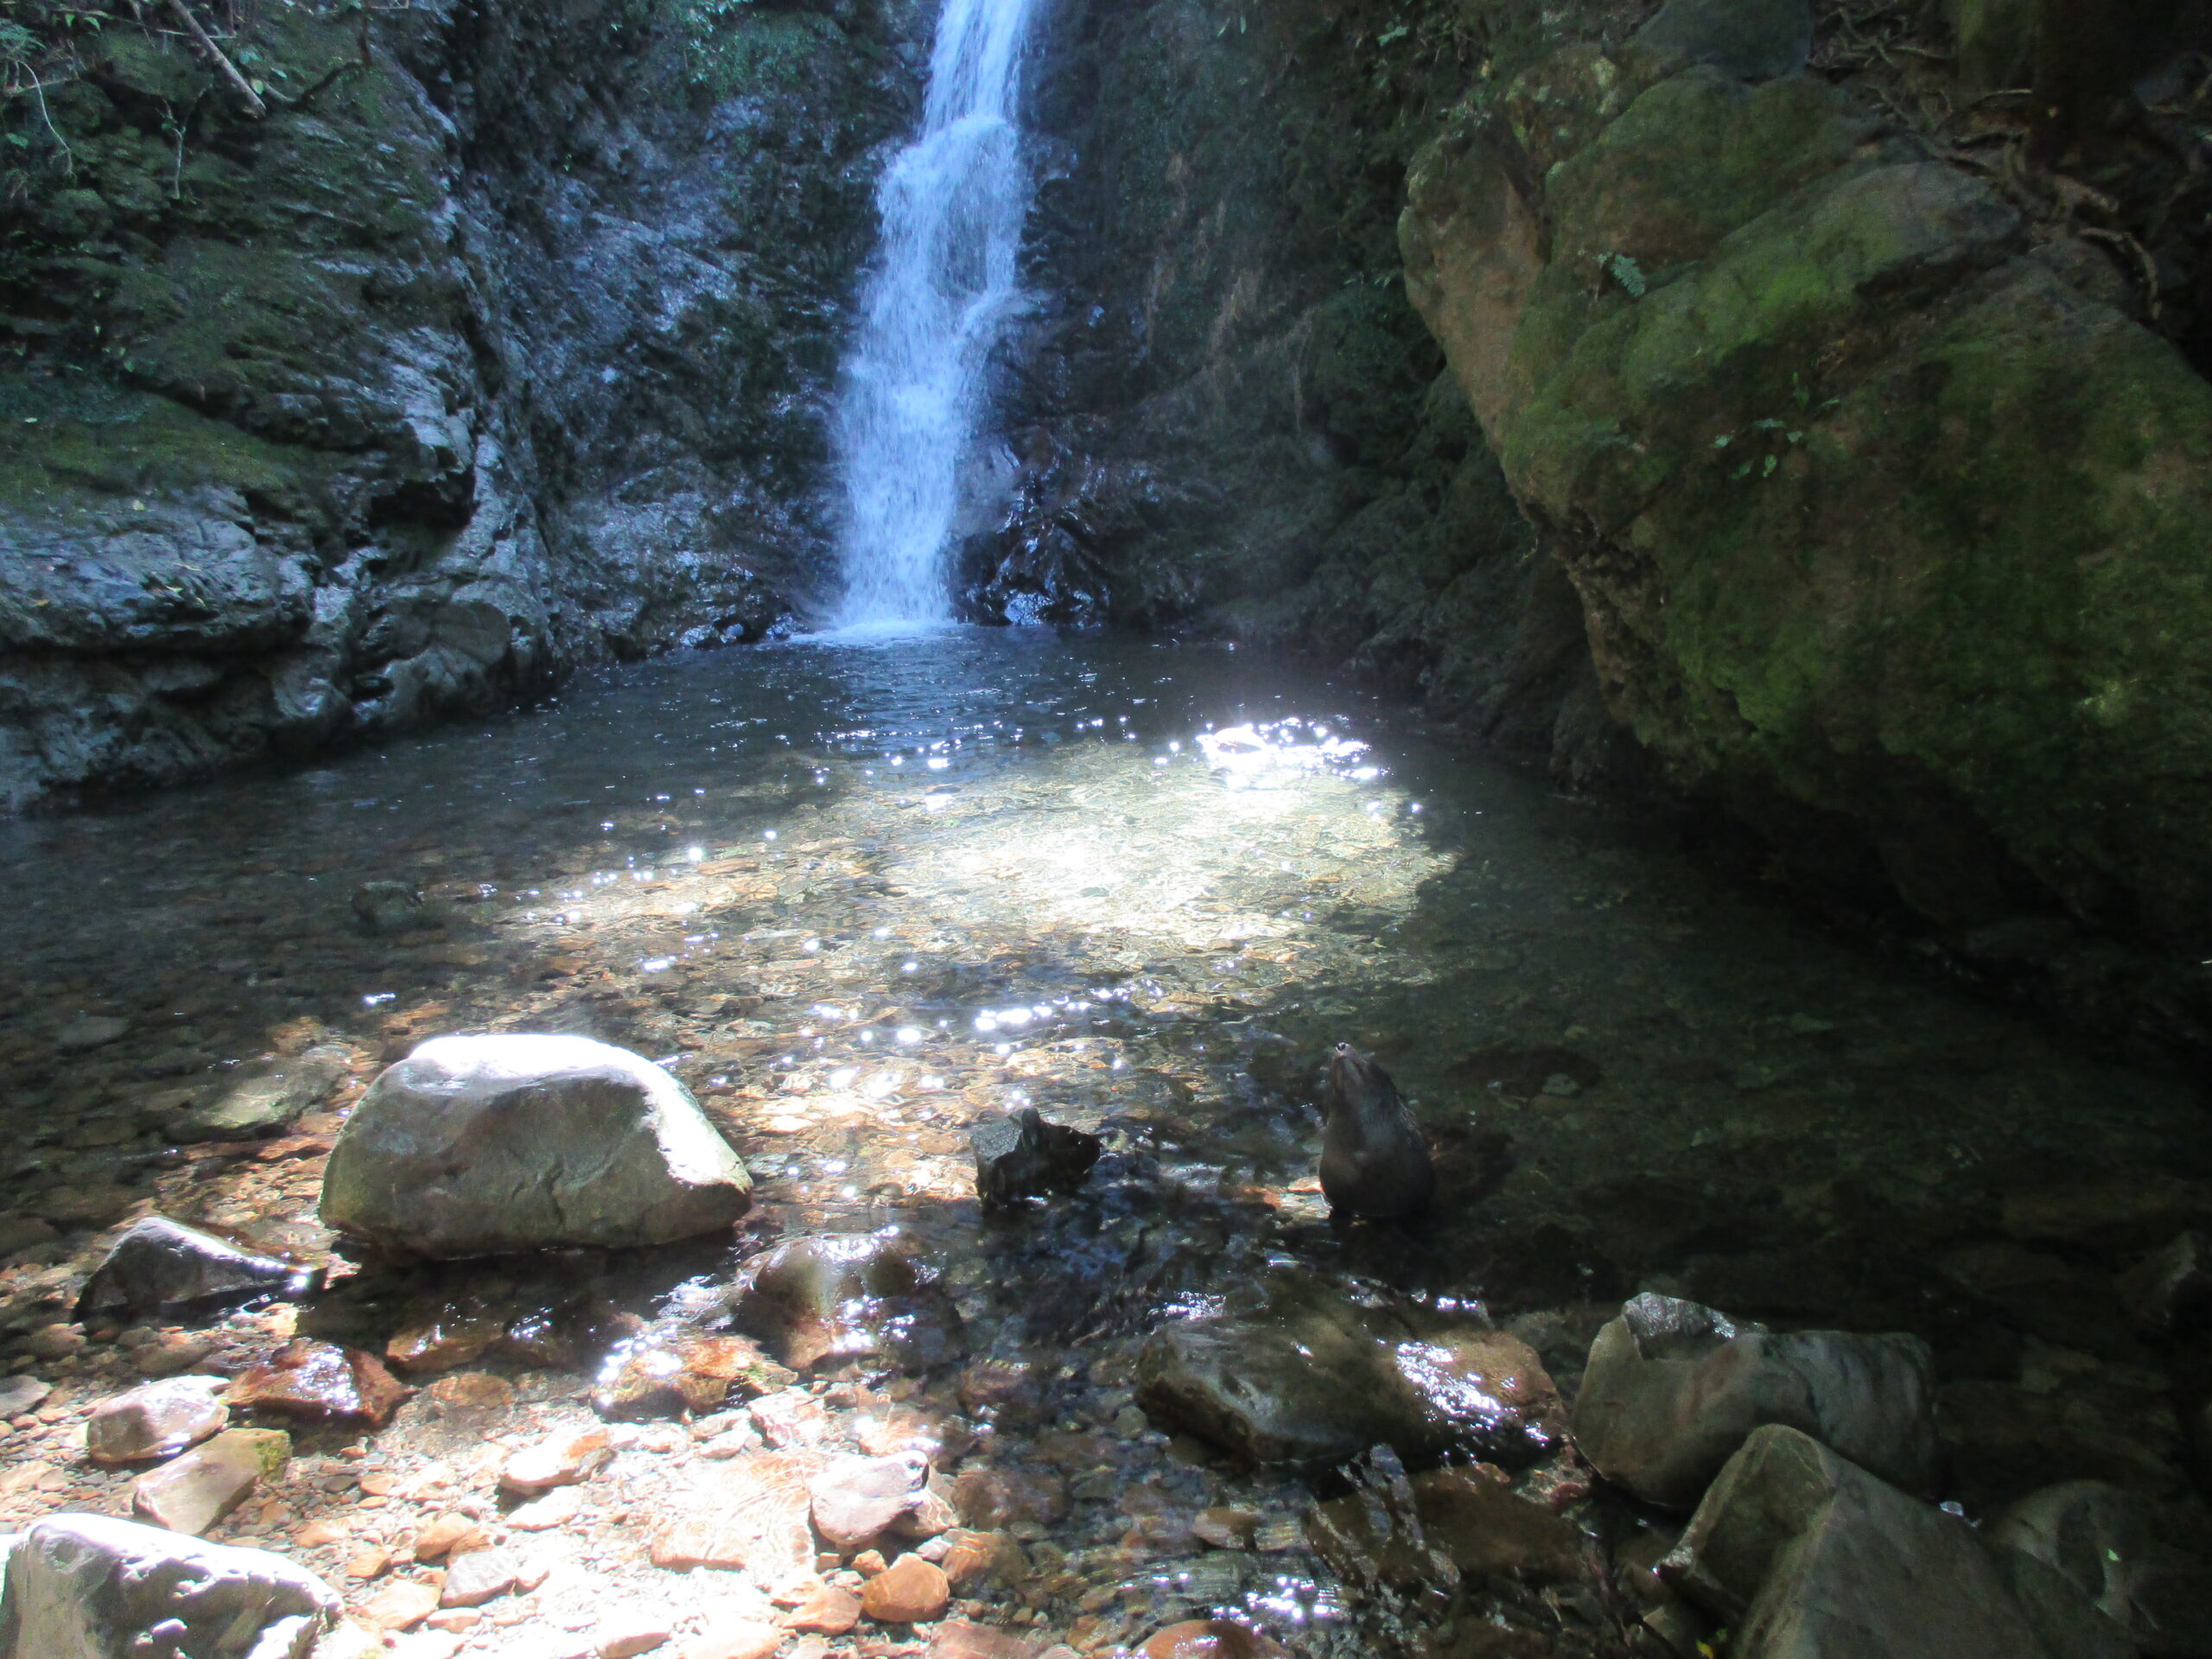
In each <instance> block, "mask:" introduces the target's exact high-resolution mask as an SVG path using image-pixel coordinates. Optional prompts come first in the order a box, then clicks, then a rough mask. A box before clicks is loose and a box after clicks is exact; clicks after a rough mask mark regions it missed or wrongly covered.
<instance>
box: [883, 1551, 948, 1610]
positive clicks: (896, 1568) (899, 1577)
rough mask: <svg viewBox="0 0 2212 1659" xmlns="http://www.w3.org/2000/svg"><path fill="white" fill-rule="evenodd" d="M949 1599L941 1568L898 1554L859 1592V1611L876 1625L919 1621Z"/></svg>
mask: <svg viewBox="0 0 2212 1659" xmlns="http://www.w3.org/2000/svg"><path fill="white" fill-rule="evenodd" d="M951 1602H952V1585H951V1583H950V1580H947V1579H946V1578H945V1576H944V1568H942V1567H938V1565H937V1564H936V1563H935V1562H933V1561H925V1560H923V1559H922V1558H921V1557H920V1556H918V1555H901V1556H900V1557H899V1559H898V1560H895V1561H893V1562H892V1563H891V1565H890V1566H889V1567H886V1568H884V1569H883V1571H882V1572H880V1573H877V1574H876V1575H875V1576H874V1578H872V1579H870V1580H868V1583H867V1585H866V1586H864V1587H863V1588H862V1589H861V1611H862V1612H864V1613H866V1614H867V1615H868V1617H869V1618H872V1619H874V1620H875V1622H876V1623H877V1624H925V1623H927V1622H928V1621H929V1620H931V1619H932V1618H939V1617H941V1616H942V1615H943V1614H944V1610H945V1609H946V1607H948V1606H950V1605H951Z"/></svg>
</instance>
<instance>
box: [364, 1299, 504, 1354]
mask: <svg viewBox="0 0 2212 1659" xmlns="http://www.w3.org/2000/svg"><path fill="white" fill-rule="evenodd" d="M404 1317H405V1319H406V1323H405V1324H404V1325H402V1326H401V1327H400V1328H399V1330H398V1331H397V1332H394V1333H393V1334H392V1335H391V1337H390V1338H387V1339H386V1341H385V1345H384V1357H385V1360H386V1361H387V1362H389V1363H391V1364H394V1365H397V1366H398V1367H399V1368H400V1370H404V1371H410V1372H415V1371H450V1370H455V1369H457V1368H458V1367H461V1366H463V1365H468V1364H473V1363H474V1362H476V1361H477V1360H480V1359H481V1358H482V1357H484V1356H485V1355H486V1354H487V1353H489V1352H490V1351H492V1350H493V1348H494V1347H496V1346H498V1345H499V1344H500V1343H501V1342H503V1341H504V1340H505V1337H506V1334H507V1324H506V1321H505V1319H501V1318H499V1315H498V1313H496V1312H495V1311H493V1309H492V1308H491V1307H490V1306H488V1305H486V1304H483V1303H480V1302H475V1301H464V1302H454V1301H447V1302H442V1303H439V1304H436V1305H435V1306H416V1307H413V1308H410V1309H409V1310H408V1312H407V1313H406V1315H405V1316H404Z"/></svg>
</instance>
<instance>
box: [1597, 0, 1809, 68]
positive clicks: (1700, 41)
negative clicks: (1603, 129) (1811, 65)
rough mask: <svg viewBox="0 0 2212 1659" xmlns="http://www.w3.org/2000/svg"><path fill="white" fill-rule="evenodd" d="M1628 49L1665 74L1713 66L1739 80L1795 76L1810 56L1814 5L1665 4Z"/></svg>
mask: <svg viewBox="0 0 2212 1659" xmlns="http://www.w3.org/2000/svg"><path fill="white" fill-rule="evenodd" d="M1629 49H1630V53H1631V54H1637V55H1640V56H1642V57H1643V58H1644V59H1646V60H1649V61H1650V62H1651V63H1653V64H1654V65H1655V66H1657V67H1663V68H1664V69H1667V70H1673V69H1678V68H1681V67H1686V66H1688V65H1690V64H1695V63H1709V64H1711V65H1712V66H1713V67H1714V68H1716V69H1718V70H1719V71H1720V72H1721V73H1723V74H1728V75H1733V76H1735V77H1736V78H1737V79H1738V80H1774V79H1779V78H1780V77H1782V76H1783V75H1794V74H1796V73H1797V72H1798V71H1799V70H1800V69H1802V68H1803V67H1805V60H1807V59H1808V57H1810V56H1811V55H1812V51H1813V3H1812V0H1667V3H1666V4H1665V5H1663V6H1662V7H1660V9H1659V12H1658V15H1657V16H1655V17H1653V18H1652V20H1651V21H1650V22H1648V23H1646V24H1644V26H1643V28H1642V29H1638V30H1637V32H1636V35H1635V36H1634V38H1633V40H1632V41H1631V42H1630V48H1629Z"/></svg>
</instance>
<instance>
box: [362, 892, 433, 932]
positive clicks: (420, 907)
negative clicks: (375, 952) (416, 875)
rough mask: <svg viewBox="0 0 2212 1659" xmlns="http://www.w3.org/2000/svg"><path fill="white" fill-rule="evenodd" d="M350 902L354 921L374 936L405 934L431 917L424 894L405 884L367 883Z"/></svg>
mask: <svg viewBox="0 0 2212 1659" xmlns="http://www.w3.org/2000/svg"><path fill="white" fill-rule="evenodd" d="M350 902H351V904H352V906H353V918H354V920H356V921H358V922H359V923H360V925H361V926H362V927H363V928H364V929H365V931H368V932H371V933H402V932H404V931H406V930H407V929H409V928H410V927H420V926H421V925H423V921H424V919H425V918H426V916H427V915H428V906H425V905H424V904H423V895H422V894H421V893H418V892H416V890H415V889H414V888H413V887H410V886H409V885H408V884H407V883H406V882H404V881H364V882H363V883H361V885H360V886H359V887H356V888H354V889H353V899H352V900H351V901H350Z"/></svg>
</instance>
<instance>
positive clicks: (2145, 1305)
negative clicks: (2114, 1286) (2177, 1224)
mask: <svg viewBox="0 0 2212 1659" xmlns="http://www.w3.org/2000/svg"><path fill="white" fill-rule="evenodd" d="M2119 1289H2120V1300H2121V1302H2122V1303H2124V1304H2125V1305H2126V1308H2127V1311H2128V1313H2129V1314H2130V1315H2131V1316H2133V1319H2134V1320H2135V1324H2136V1328H2137V1329H2139V1330H2140V1331H2142V1332H2145V1334H2148V1335H2152V1336H2164V1335H2165V1334H2167V1333H2168V1332H2172V1331H2174V1330H2176V1329H2177V1328H2182V1327H2186V1326H2191V1325H2196V1324H2198V1323H2201V1322H2202V1320H2203V1319H2204V1318H2205V1317H2206V1315H2207V1314H2208V1313H2212V1241H2208V1240H2207V1239H2206V1237H2205V1236H2204V1235H2203V1234H2202V1233H2201V1232H2197V1231H2196V1230H2194V1229H2192V1230H2190V1231H2188V1232H2185V1233H2177V1234H2176V1235H2175V1236H2173V1237H2172V1238H2171V1239H2169V1240H2168V1241H2167V1242H2166V1243H2165V1245H2164V1248H2162V1249H2156V1250H2153V1251H2152V1252H2151V1254H2150V1255H2146V1256H2145V1257H2144V1258H2143V1260H2142V1261H2140V1262H2137V1263H2136V1264H2135V1266H2133V1268H2129V1269H2128V1270H2127V1271H2126V1273H2124V1274H2121V1275H2120V1285H2119Z"/></svg>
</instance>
